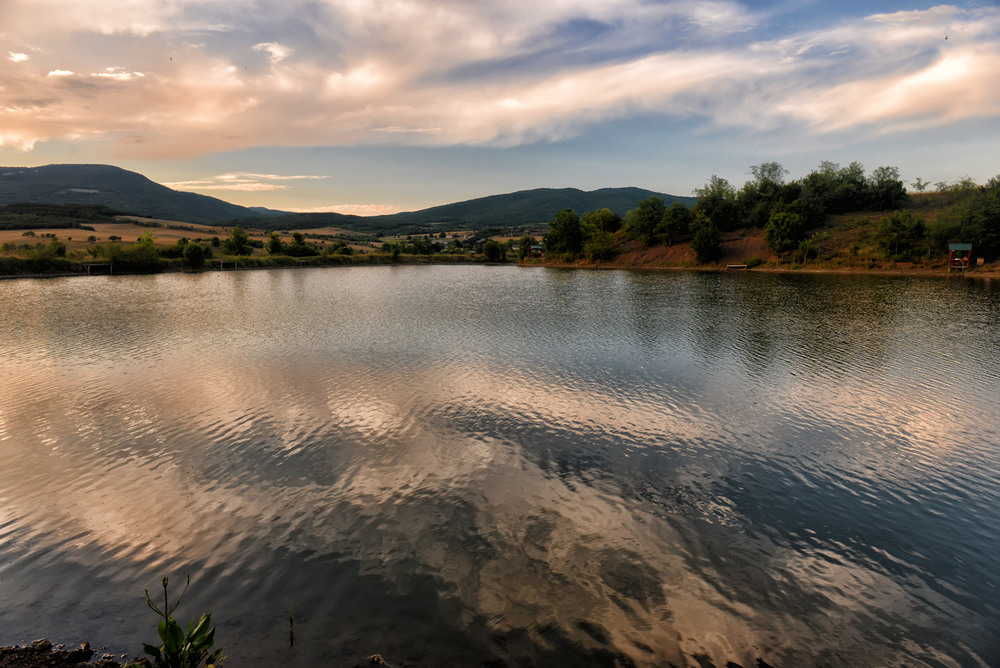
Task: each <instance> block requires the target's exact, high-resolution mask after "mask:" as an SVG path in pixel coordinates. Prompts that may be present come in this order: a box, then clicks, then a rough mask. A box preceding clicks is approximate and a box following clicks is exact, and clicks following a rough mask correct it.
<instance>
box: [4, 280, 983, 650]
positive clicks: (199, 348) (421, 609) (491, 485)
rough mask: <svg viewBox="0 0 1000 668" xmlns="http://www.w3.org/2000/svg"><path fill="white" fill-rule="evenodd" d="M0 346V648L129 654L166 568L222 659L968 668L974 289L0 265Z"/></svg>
mask: <svg viewBox="0 0 1000 668" xmlns="http://www.w3.org/2000/svg"><path fill="white" fill-rule="evenodd" d="M0 336H2V338H0V462H2V467H0V644H2V645H6V644H13V643H18V642H30V641H31V640H33V639H35V638H37V637H42V636H44V637H47V638H49V639H50V640H52V641H53V642H56V643H59V642H63V643H67V644H75V643H80V642H82V641H85V640H89V641H90V642H92V643H94V645H95V648H96V649H97V650H98V654H100V653H102V652H104V651H107V652H110V653H113V654H115V655H116V656H118V655H120V654H121V653H124V652H128V653H129V654H130V655H136V654H138V653H139V652H140V651H141V646H140V642H141V641H146V642H153V641H154V640H156V632H155V623H156V617H155V615H154V613H152V612H151V611H150V610H148V609H147V608H146V602H145V597H144V594H143V591H144V590H145V589H149V590H150V593H151V594H152V595H154V597H155V596H157V595H158V592H159V590H160V579H161V578H162V577H163V576H170V578H171V584H170V591H171V593H174V594H176V593H179V592H180V591H181V589H182V587H183V582H184V576H185V574H190V576H191V587H190V590H189V592H188V594H187V596H186V597H185V599H184V601H183V603H182V604H181V606H180V608H179V609H178V611H177V616H178V617H179V618H180V619H181V620H182V622H183V623H184V624H185V625H186V622H187V620H188V619H190V618H191V617H194V616H197V615H198V614H200V613H201V612H204V611H211V612H212V613H213V621H214V622H215V623H216V624H217V626H218V631H217V639H218V643H219V644H220V645H223V646H225V647H226V648H227V653H228V655H229V664H230V665H233V666H276V665H302V666H306V665H309V666H314V665H328V666H353V665H355V664H358V663H359V662H361V661H362V660H364V659H365V657H367V656H368V655H370V654H373V653H379V654H381V655H382V656H383V657H385V659H386V661H388V662H389V663H390V664H391V665H393V666H449V665H457V666H477V665H481V666H505V665H511V666H515V665H517V666H528V665H539V666H542V665H544V666H628V665H635V666H665V665H669V664H673V665H676V666H702V667H704V666H712V665H714V666H718V667H719V668H722V667H723V666H726V664H727V662H733V663H736V664H739V665H741V666H744V667H749V666H756V665H757V663H756V662H757V661H758V659H759V660H761V661H763V662H766V663H767V664H769V665H772V666H784V667H787V666H810V665H825V666H862V665H865V666H876V665H878V666H896V665H900V666H901V665H906V666H982V665H987V666H989V665H992V666H997V665H1000V640H998V630H1000V564H998V555H1000V453H998V446H1000V433H998V429H1000V402H998V398H1000V354H998V353H1000V285H998V284H997V283H995V282H994V283H991V282H989V281H978V280H972V279H966V278H951V279H946V278H910V277H886V276H847V275H808V274H803V275H798V274H760V273H754V272H747V273H698V272H669V273H638V272H618V271H615V272H611V271H607V272H598V271H570V270H552V269H544V268H517V267H512V266H455V267H451V266H425V267H415V266H399V267H350V268H326V269H297V270H296V269H292V270H281V271H252V272H207V273H202V274H167V275H154V276H124V277H89V278H59V279H45V280H16V281H5V282H0ZM160 593H162V592H160ZM290 616H291V618H292V620H293V621H294V638H293V639H291V638H290V637H289V618H290ZM292 640H294V642H292Z"/></svg>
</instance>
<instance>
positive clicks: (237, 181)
mask: <svg viewBox="0 0 1000 668" xmlns="http://www.w3.org/2000/svg"><path fill="white" fill-rule="evenodd" d="M327 178H329V177H328V176H320V175H304V174H291V175H289V174H249V173H232V174H220V175H218V176H213V177H210V178H207V179H201V180H197V181H173V182H170V183H164V184H163V185H165V186H167V187H168V188H173V189H175V190H194V191H202V190H205V191H207V190H231V191H239V192H266V191H271V190H285V189H287V188H288V185H286V184H284V183H274V182H275V181H278V182H281V181H316V180H321V179H327Z"/></svg>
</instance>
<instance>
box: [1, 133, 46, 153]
mask: <svg viewBox="0 0 1000 668" xmlns="http://www.w3.org/2000/svg"><path fill="white" fill-rule="evenodd" d="M38 141H39V140H38V138H37V137H31V136H28V135H23V134H17V133H14V132H9V133H2V132H0V147H4V146H9V147H11V148H13V149H15V150H17V151H21V152H22V153H27V152H29V151H32V150H34V148H35V144H37V143H38Z"/></svg>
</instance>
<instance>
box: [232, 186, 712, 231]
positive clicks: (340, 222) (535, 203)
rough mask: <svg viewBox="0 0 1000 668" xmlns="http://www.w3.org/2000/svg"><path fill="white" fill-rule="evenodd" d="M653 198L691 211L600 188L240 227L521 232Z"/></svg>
mask: <svg viewBox="0 0 1000 668" xmlns="http://www.w3.org/2000/svg"><path fill="white" fill-rule="evenodd" d="M652 196H657V197H660V198H661V199H663V200H664V202H666V203H667V205H670V204H671V203H672V202H675V201H676V202H681V203H683V204H686V205H687V206H694V203H695V201H696V200H695V198H693V197H678V196H676V195H667V194H664V193H658V192H654V191H652V190H644V189H642V188H602V189H600V190H592V191H583V190H579V189H577V188H535V189H533V190H522V191H518V192H514V193H507V194H504V195H490V196H488V197H479V198H477V199H471V200H466V201H464V202H455V203H453V204H444V205H442V206H435V207H431V208H429V209H422V210H420V211H408V212H404V213H395V214H391V215H384V216H370V217H361V216H346V215H343V214H338V213H310V214H289V215H286V216H275V217H274V218H270V219H266V220H261V219H249V220H245V221H242V222H243V223H244V224H247V225H252V226H254V227H263V228H265V229H274V230H292V229H307V228H315V227H340V228H343V229H350V230H353V231H356V232H368V233H379V232H381V233H400V232H404V231H405V232H411V231H412V232H416V231H425V232H426V231H444V230H453V229H462V228H470V229H511V228H514V229H524V228H534V227H544V226H545V224H546V223H548V221H550V220H552V219H553V218H555V215H556V213H557V212H558V211H560V210H561V209H573V210H574V211H576V212H577V213H578V214H583V213H585V212H587V211H594V210H596V209H602V208H608V209H611V210H612V211H614V212H615V213H617V214H618V215H619V216H622V217H623V218H624V217H625V214H626V213H627V212H628V211H629V210H630V209H634V208H635V207H636V205H637V204H638V203H639V202H641V201H642V200H644V199H646V198H648V197H652Z"/></svg>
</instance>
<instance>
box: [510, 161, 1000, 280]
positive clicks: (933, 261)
mask: <svg viewBox="0 0 1000 668" xmlns="http://www.w3.org/2000/svg"><path fill="white" fill-rule="evenodd" d="M751 171H752V173H753V175H754V179H753V180H751V181H749V182H747V183H746V184H744V185H743V187H742V188H740V189H737V188H735V187H734V186H732V185H730V184H729V183H728V182H726V181H725V180H724V179H720V178H718V177H714V176H713V177H712V179H711V180H710V181H709V182H708V184H706V186H705V187H704V188H702V189H699V190H698V192H697V194H698V201H697V204H695V206H694V207H693V208H690V209H689V208H687V207H685V206H684V205H682V204H678V203H674V204H673V205H671V206H670V207H666V206H665V205H664V204H663V202H662V201H660V200H659V199H658V198H656V197H652V198H649V199H647V200H644V201H642V202H640V203H639V204H638V206H637V207H636V208H635V209H633V210H631V211H629V212H628V215H627V216H626V217H625V219H621V218H619V217H618V216H615V215H614V214H612V213H611V212H610V211H608V210H603V211H594V212H588V213H585V214H584V215H583V216H582V217H580V216H578V215H577V214H576V212H574V211H571V210H568V209H567V210H563V211H560V212H559V213H558V214H557V215H556V217H555V220H554V221H553V222H552V223H550V224H549V226H548V229H547V231H546V234H545V236H544V238H543V239H542V240H538V239H536V238H532V237H525V238H522V239H521V240H520V244H519V248H520V249H521V250H519V256H520V257H521V258H522V261H523V262H525V263H537V264H544V265H549V266H580V267H620V268H663V269H666V268H677V267H681V268H708V269H722V268H727V267H733V268H746V269H757V270H761V269H763V270H779V271H794V270H814V271H855V272H910V273H924V272H947V271H949V269H959V268H960V269H962V270H967V271H971V272H973V273H976V274H996V273H997V271H998V266H997V259H998V257H1000V177H997V178H994V179H991V180H990V181H989V182H988V183H987V184H986V185H983V186H980V185H978V184H975V183H973V182H972V181H969V180H963V181H960V182H958V183H954V184H946V183H939V184H935V186H936V190H935V191H934V192H926V190H927V186H928V184H926V183H924V182H923V181H922V180H921V179H917V180H916V181H915V182H914V183H913V184H912V185H913V186H914V187H915V189H916V190H917V192H915V193H912V194H911V193H908V192H907V191H906V189H905V187H904V186H903V183H902V182H901V181H900V180H899V177H898V170H896V169H895V168H891V167H880V168H878V169H876V170H875V171H874V172H872V174H871V175H868V176H865V173H864V171H863V169H862V167H861V166H860V165H858V164H857V163H852V164H851V165H850V166H848V167H844V168H841V167H840V166H839V165H836V164H832V163H823V164H822V165H820V168H819V169H818V170H816V171H814V172H811V173H810V174H809V175H808V176H806V177H805V178H802V179H799V180H796V181H790V182H786V181H785V180H784V175H785V170H784V169H783V168H782V167H781V166H780V165H779V164H777V163H765V164H763V165H755V166H753V167H751ZM955 243H961V244H971V247H972V250H971V252H968V253H966V252H963V253H961V254H956V255H957V256H958V258H956V259H955V262H954V264H955V265H956V266H949V262H950V255H949V247H950V246H951V245H952V244H955ZM530 249H534V250H533V251H532V250H530ZM960 262H961V264H962V266H961V267H959V266H957V265H958V264H959V263H960Z"/></svg>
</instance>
